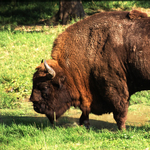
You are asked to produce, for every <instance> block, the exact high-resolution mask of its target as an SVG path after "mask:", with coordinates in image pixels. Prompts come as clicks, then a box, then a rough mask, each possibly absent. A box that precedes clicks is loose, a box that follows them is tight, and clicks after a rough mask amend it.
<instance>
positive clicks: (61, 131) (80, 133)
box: [0, 105, 150, 150]
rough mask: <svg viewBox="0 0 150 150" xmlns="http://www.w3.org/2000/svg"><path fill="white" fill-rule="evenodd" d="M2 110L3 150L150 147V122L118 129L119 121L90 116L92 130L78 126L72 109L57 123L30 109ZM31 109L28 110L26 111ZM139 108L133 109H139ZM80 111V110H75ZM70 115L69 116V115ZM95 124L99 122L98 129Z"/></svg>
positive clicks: (0, 142)
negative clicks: (121, 129) (108, 120)
mask: <svg viewBox="0 0 150 150" xmlns="http://www.w3.org/2000/svg"><path fill="white" fill-rule="evenodd" d="M25 107H26V106H24V111H22V112H20V110H19V109H16V111H14V110H12V112H10V111H0V112H1V116H0V149H2V150H4V149H8V150H10V149H11V150H13V149H15V150H17V149H22V150H23V149H24V150H25V149H31V150H37V149H43V150H46V149H48V150H50V149H54V150H60V149H61V150H63V149H64V150H65V149H81V150H82V149H90V150H92V149H114V150H115V149H146V148H149V147H150V124H145V125H142V126H132V125H130V126H127V131H118V130H117V128H116V124H114V123H110V122H107V121H101V120H95V119H92V118H91V119H90V122H91V124H92V126H91V128H90V130H87V129H86V128H84V127H80V126H78V125H77V123H76V121H77V120H78V119H79V118H74V117H73V115H75V110H74V109H72V108H71V110H70V111H69V112H66V115H64V116H63V117H61V118H60V119H59V121H58V122H57V123H56V125H55V126H53V125H51V124H50V123H49V121H48V119H47V118H45V117H43V116H41V115H39V114H36V113H34V112H33V110H31V109H30V108H31V106H30V105H29V106H28V107H29V108H28V109H25ZM27 110H28V111H27ZM137 111H138V110H134V112H137ZM76 113H78V110H77V111H76ZM69 114H70V115H69ZM94 124H100V126H101V127H99V128H97V127H95V126H94Z"/></svg>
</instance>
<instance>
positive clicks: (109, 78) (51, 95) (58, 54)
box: [30, 10, 150, 129]
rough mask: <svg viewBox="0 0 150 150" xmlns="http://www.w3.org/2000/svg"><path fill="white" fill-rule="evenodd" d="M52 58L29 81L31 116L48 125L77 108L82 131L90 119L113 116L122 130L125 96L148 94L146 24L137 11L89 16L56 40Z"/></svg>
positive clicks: (149, 32)
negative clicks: (42, 117)
mask: <svg viewBox="0 0 150 150" xmlns="http://www.w3.org/2000/svg"><path fill="white" fill-rule="evenodd" d="M51 57H52V59H49V60H47V61H46V60H45V61H44V62H41V64H40V65H39V66H38V67H37V68H36V72H35V73H34V75H33V89H32V94H31V97H30V100H31V101H32V102H33V107H34V110H35V111H36V112H38V113H42V114H45V115H46V116H47V117H48V119H49V120H50V122H51V123H53V122H54V114H55V116H56V119H58V118H59V117H60V116H61V115H62V114H63V113H64V112H65V111H66V110H67V109H69V108H70V106H74V107H79V108H80V109H81V111H82V115H81V117H80V119H79V123H80V125H82V124H84V125H85V126H86V127H89V114H90V113H94V114H96V115H102V114H104V113H111V112H112V113H113V117H114V119H115V121H116V122H117V126H118V128H119V129H125V128H126V126H125V121H126V119H127V111H128V106H129V99H130V96H131V95H132V94H134V93H135V92H137V91H141V90H148V89H150V18H149V17H147V15H146V14H145V13H142V12H139V11H136V10H133V11H131V12H121V11H114V12H102V13H98V14H94V15H92V16H89V17H87V18H85V19H83V20H81V21H79V22H77V23H75V24H73V25H71V26H69V27H68V28H67V29H66V30H65V31H64V32H63V33H62V34H60V35H59V36H58V38H57V39H56V40H55V41H54V45H53V50H52V53H51Z"/></svg>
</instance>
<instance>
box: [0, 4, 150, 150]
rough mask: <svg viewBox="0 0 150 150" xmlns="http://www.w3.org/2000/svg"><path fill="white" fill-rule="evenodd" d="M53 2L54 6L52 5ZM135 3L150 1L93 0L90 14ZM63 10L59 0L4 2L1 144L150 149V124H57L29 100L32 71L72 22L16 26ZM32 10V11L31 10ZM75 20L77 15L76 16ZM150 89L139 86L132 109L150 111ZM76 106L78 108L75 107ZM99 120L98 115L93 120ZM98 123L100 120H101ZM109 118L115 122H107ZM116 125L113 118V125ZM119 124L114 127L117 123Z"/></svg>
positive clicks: (0, 11) (19, 148) (0, 14)
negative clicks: (124, 127) (120, 126)
mask: <svg viewBox="0 0 150 150" xmlns="http://www.w3.org/2000/svg"><path fill="white" fill-rule="evenodd" d="M50 6H51V7H50ZM133 6H138V7H140V6H142V7H144V8H147V7H149V6H150V3H149V2H148V1H146V2H144V3H143V2H141V1H136V2H135V1H125V2H122V3H121V2H119V1H113V2H111V1H101V2H99V1H91V2H87V3H86V2H83V7H84V9H85V12H86V13H87V14H88V15H91V14H93V13H95V12H98V11H99V10H113V9H116V8H121V9H122V10H130V9H131V8H132V7H133ZM57 11H58V2H51V1H50V2H49V3H48V2H47V3H37V2H36V3H34V2H32V3H30V4H29V5H26V4H25V3H18V2H17V3H15V4H12V3H7V4H6V5H5V7H4V6H2V5H1V6H0V23H1V27H0V28H1V31H0V37H1V38H0V149H2V150H6V149H7V150H23V149H24V150H26V149H29V150H37V149H38V150H51V149H54V150H56V149H58V150H60V149H61V150H63V149H64V150H66V149H72V150H74V149H79V150H80V149H82V150H84V149H86V150H87V149H89V150H92V149H110V150H111V149H113V150H115V149H135V150H136V149H143V150H144V149H146V148H147V149H150V124H149V122H147V124H143V125H142V126H137V125H135V126H133V125H128V126H127V131H122V132H120V131H118V130H116V128H115V129H114V130H111V128H107V127H106V128H105V129H103V128H95V127H94V126H92V127H91V129H90V130H86V129H85V128H84V127H79V126H78V125H76V124H75V125H74V123H73V122H71V121H70V118H69V116H70V115H71V113H69V112H67V113H66V114H67V116H68V117H62V119H60V121H59V122H58V123H56V126H52V125H51V124H50V123H49V121H48V119H47V118H45V117H43V116H41V115H40V114H37V113H35V112H34V111H33V108H32V106H31V105H30V104H28V102H26V101H27V100H28V99H29V96H30V94H31V89H32V76H33V73H34V72H35V67H37V66H38V65H39V64H40V62H41V60H42V59H49V58H50V54H51V50H52V45H53V41H54V39H55V38H56V37H57V36H58V34H59V33H61V32H62V31H64V29H65V28H66V27H62V26H61V25H58V26H57V27H53V26H49V27H47V26H45V24H44V23H43V24H42V25H41V29H40V30H38V31H37V30H36V26H32V27H33V28H32V29H31V30H32V31H26V29H25V28H26V27H25V26H22V28H21V30H20V31H16V30H14V29H15V27H16V26H17V25H18V24H23V25H27V24H28V25H31V24H34V25H35V24H37V23H39V22H40V20H41V19H44V20H45V19H49V18H50V17H51V16H53V14H55V12H57ZM30 14H31V15H30ZM71 23H74V20H73V21H72V22H71ZM149 99H150V91H142V92H137V93H135V94H134V95H132V97H131V101H130V104H131V105H132V106H131V107H129V114H135V115H137V116H138V115H139V116H140V115H144V116H146V118H148V119H149V114H148V112H144V113H141V111H144V108H145V107H144V106H143V105H135V106H134V105H133V104H144V105H146V106H147V108H146V109H147V110H148V107H149V105H150V101H149ZM71 109H72V108H71ZM92 121H93V120H92ZM95 122H96V123H97V121H95ZM107 124H109V123H107ZM111 125H113V124H111V123H110V126H111ZM112 128H113V127H112Z"/></svg>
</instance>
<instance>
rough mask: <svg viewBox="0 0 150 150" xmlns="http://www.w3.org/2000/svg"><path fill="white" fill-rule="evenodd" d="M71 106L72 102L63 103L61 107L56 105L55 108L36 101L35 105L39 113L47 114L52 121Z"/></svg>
mask: <svg viewBox="0 0 150 150" xmlns="http://www.w3.org/2000/svg"><path fill="white" fill-rule="evenodd" d="M70 106H71V103H67V104H64V105H63V104H61V107H57V108H56V107H55V110H53V109H51V108H49V107H48V105H47V104H45V103H39V102H34V103H33V107H34V110H35V111H36V112H37V113H41V114H45V115H46V116H47V117H48V119H49V121H50V123H52V124H53V123H54V119H56V120H57V119H58V118H59V117H60V116H61V115H62V114H63V113H64V112H66V110H68V109H69V108H70Z"/></svg>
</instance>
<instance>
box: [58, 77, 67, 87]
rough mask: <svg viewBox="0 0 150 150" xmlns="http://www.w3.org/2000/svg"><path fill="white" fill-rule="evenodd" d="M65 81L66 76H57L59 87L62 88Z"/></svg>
mask: <svg viewBox="0 0 150 150" xmlns="http://www.w3.org/2000/svg"><path fill="white" fill-rule="evenodd" d="M65 81H66V76H61V77H60V78H59V87H60V88H62V86H63V84H64V82H65Z"/></svg>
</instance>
